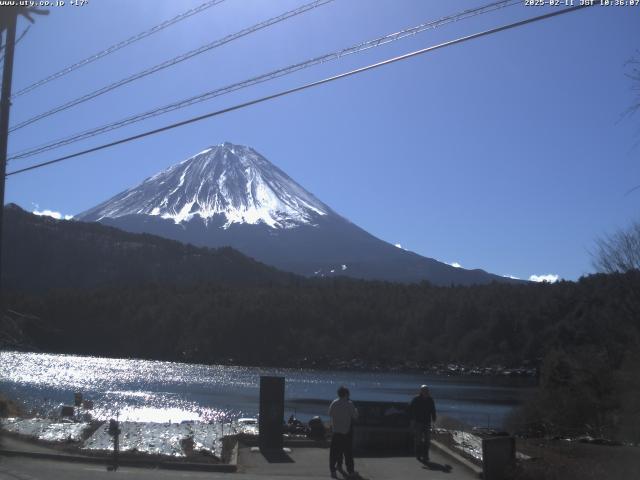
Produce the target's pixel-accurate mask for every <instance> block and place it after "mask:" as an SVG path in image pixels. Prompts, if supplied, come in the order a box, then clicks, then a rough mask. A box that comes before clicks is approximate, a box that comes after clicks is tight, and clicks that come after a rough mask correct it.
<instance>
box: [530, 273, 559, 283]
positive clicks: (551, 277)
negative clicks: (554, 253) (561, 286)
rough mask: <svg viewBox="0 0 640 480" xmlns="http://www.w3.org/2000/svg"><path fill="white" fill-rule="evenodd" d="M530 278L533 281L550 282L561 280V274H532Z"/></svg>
mask: <svg viewBox="0 0 640 480" xmlns="http://www.w3.org/2000/svg"><path fill="white" fill-rule="evenodd" d="M529 280H531V281H532V282H549V283H554V282H557V281H558V280H560V276H559V275H556V274H554V273H547V274H546V275H531V276H530V277H529Z"/></svg>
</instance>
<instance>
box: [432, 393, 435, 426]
mask: <svg viewBox="0 0 640 480" xmlns="http://www.w3.org/2000/svg"><path fill="white" fill-rule="evenodd" d="M431 421H432V422H433V423H436V402H434V401H433V398H432V399H431Z"/></svg>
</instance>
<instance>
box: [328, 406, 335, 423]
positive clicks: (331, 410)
mask: <svg viewBox="0 0 640 480" xmlns="http://www.w3.org/2000/svg"><path fill="white" fill-rule="evenodd" d="M335 403H336V402H335V400H334V401H333V402H331V405H329V412H328V413H329V424H330V425H331V426H333V407H334V405H335Z"/></svg>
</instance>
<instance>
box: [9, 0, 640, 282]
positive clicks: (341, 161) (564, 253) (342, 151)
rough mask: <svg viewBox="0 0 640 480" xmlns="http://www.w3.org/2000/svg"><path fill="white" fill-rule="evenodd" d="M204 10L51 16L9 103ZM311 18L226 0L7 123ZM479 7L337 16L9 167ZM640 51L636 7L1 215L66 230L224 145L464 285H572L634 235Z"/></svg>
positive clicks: (188, 70) (499, 17) (142, 98)
mask: <svg viewBox="0 0 640 480" xmlns="http://www.w3.org/2000/svg"><path fill="white" fill-rule="evenodd" d="M202 1H203V0H196V1H186V0H185V1H179V2H178V1H169V0H139V1H136V2H131V1H127V0H108V1H107V0H89V2H88V4H87V5H85V6H83V7H72V6H69V5H66V6H64V7H58V8H52V9H51V14H50V15H49V16H48V17H37V20H36V24H35V25H34V26H32V27H31V28H30V30H29V32H28V33H27V34H26V36H25V37H24V39H23V40H21V42H20V43H19V44H18V46H17V49H16V60H15V70H14V82H13V88H14V91H15V90H17V89H19V88H22V87H24V86H26V85H28V84H30V83H32V82H33V81H36V80H39V79H40V78H42V77H44V76H46V75H48V74H51V73H53V72H55V71H57V70H59V69H60V68H61V67H64V66H66V65H69V64H71V63H74V62H76V61H78V60H80V59H82V58H84V57H86V56H88V55H90V54H92V53H95V52H97V51H99V50H101V49H103V48H105V47H108V46H109V45H111V44H113V43H116V42H118V41H120V40H123V39H125V38H128V37H130V36H132V35H134V34H136V33H138V32H140V31H142V30H144V29H146V28H149V27H151V26H153V25H155V24H158V23H160V22H162V21H164V20H166V19H168V18H170V17H172V16H175V15H177V14H179V13H181V12H183V11H185V10H187V9H188V8H190V7H194V6H197V5H199V4H200V3H202ZM303 3H305V2H304V0H302V1H300V0H295V1H294V0H278V1H268V0H226V1H225V2H223V3H222V4H220V5H218V6H215V7H212V8H210V9H208V10H206V11H205V12H203V13H201V14H198V15H196V16H194V17H192V18H190V19H188V20H185V21H183V22H180V23H179V24H177V25H174V26H171V27H169V28H167V29H166V30H164V31H162V32H161V33H158V34H155V35H152V36H151V37H149V38H147V39H144V40H142V41H140V42H138V43H136V44H134V45H132V46H130V47H128V48H125V49H123V50H121V51H119V52H116V53H114V54H112V55H110V56H108V57H106V58H104V59H101V60H99V61H97V62H94V63H93V64H91V65H89V66H87V67H85V68H82V69H80V70H78V71H77V72H73V73H72V74H69V75H67V76H65V77H64V78H63V79H58V80H55V81H53V82H51V83H49V84H48V85H47V86H45V87H42V88H39V89H37V90H35V91H33V92H31V93H29V94H26V95H24V96H21V97H18V98H16V99H15V100H14V102H13V107H12V112H11V119H12V122H11V123H12V124H15V123H17V122H19V121H21V120H24V119H26V118H29V117H31V116H33V115H35V114H37V113H39V112H41V111H43V110H47V109H49V108H52V107H55V106H57V105H58V104H60V103H63V102H65V101H68V100H70V99H73V98H75V97H77V96H80V95H82V94H84V93H87V92H89V91H92V90H94V89H97V88H99V87H102V86H103V85H105V84H106V83H109V82H112V81H116V80H119V79H120V78H122V77H124V76H127V75H130V74H133V73H136V72H137V71H139V70H141V69H143V68H147V67H150V66H152V65H155V64H157V63H159V62H161V61H164V60H166V59H168V58H170V57H173V56H175V55H178V54H180V53H183V52H185V51H187V50H190V49H192V48H196V47H198V46H200V45H202V44H204V43H208V42H210V41H213V40H215V39H217V38H220V37H222V36H224V35H227V34H230V33H233V32H235V31H237V30H239V29H241V28H244V27H247V26H250V25H252V24H254V23H257V22H259V21H261V20H264V19H266V18H268V17H272V16H275V15H278V14H280V13H281V12H284V11H285V10H288V9H291V8H294V7H296V6H299V5H302V4H303ZM485 3H489V1H488V0H485V1H484V2H476V1H447V2H442V1H436V0H415V1H413V0H370V1H364V0H336V1H334V2H332V3H330V4H328V5H326V6H323V7H320V8H318V9H316V10H314V11H311V12H308V13H305V14H303V15H301V16H298V17H296V18H293V19H290V20H287V21H285V22H283V23H280V24H278V25H276V26H273V27H270V28H268V29H267V30H263V31H261V32H258V33H255V34H252V35H250V36H247V37H245V38H242V39H240V40H238V41H235V42H232V43H230V44H228V45H226V46H223V47H221V48H218V49H215V50H213V51H210V52H207V53H204V54H202V55H200V56H198V57H197V58H195V59H191V60H188V61H186V62H184V63H182V64H180V65H178V66H176V67H173V68H170V69H168V70H165V71H163V72H160V73H158V74H155V75H152V76H150V77H147V78H145V79H142V80H139V81H137V82H135V83H133V84H131V85H129V86H126V87H123V88H120V89H117V90H116V91H113V92H110V93H108V94H106V95H104V96H102V97H101V98H98V99H94V100H92V101H89V102H86V103H84V104H83V105H81V106H78V107H75V108H72V109H70V110H68V111H66V112H62V113H60V114H57V115H54V116H51V117H49V118H47V119H45V120H43V121H41V122H38V123H36V124H33V125H31V126H28V127H26V128H24V129H21V130H18V131H16V132H14V133H12V135H11V137H10V141H9V151H10V153H11V152H15V151H19V150H21V149H24V148H28V147H30V146H33V145H38V144H40V143H43V142H47V141H49V140H53V139H57V138H58V137H63V136H66V135H69V134H72V133H74V132H79V131H81V130H84V129H87V128H90V127H93V126H99V125H102V124H104V123H108V122H110V121H115V120H119V119H121V118H123V117H126V116H128V115H131V114H134V113H138V112H141V111H144V110H147V109H150V108H152V107H155V106H159V105H164V104H166V103H169V102H171V101H174V100H178V99H182V98H184V97H188V96H191V95H193V94H197V93H201V92H204V91H207V90H211V89H213V88H216V87H219V86H224V85H227V84H230V83H233V82H236V81H239V80H243V79H245V78H248V77H251V76H254V75H258V74H261V73H264V72H266V71H269V70H273V69H275V68H279V67H283V66H287V65H289V64H292V63H296V62H299V61H302V60H305V59H307V58H310V57H312V56H316V55H319V54H322V53H325V52H329V51H332V50H336V49H340V48H343V47H347V46H350V45H352V44H355V43H358V42H361V41H364V40H369V39H371V38H375V37H377V36H381V35H383V34H386V33H391V32H394V31H397V30H401V29H403V28H405V27H409V26H412V25H416V24H419V23H422V22H424V21H428V20H435V19H438V18H440V17H442V16H444V15H448V14H452V13H456V12H458V11H460V10H463V9H467V8H471V7H473V6H480V5H483V4H485ZM549 10H550V9H549V7H544V8H542V7H526V6H524V5H517V6H512V7H509V8H505V9H502V10H500V11H498V12H494V13H491V14H487V15H482V16H478V17H475V18H472V19H468V20H464V21H460V22H457V23H455V24H451V25H447V26H443V27H440V28H438V29H436V30H431V31H427V32H424V33H421V34H418V35H416V36H414V37H411V38H408V39H404V40H401V41H398V42H396V43H394V44H392V45H386V46H383V47H380V48H376V49H373V50H370V51H368V52H365V53H362V54H359V55H353V56H350V57H347V58H343V59H341V60H339V61H335V62H331V63H327V64H324V65H321V66H318V67H313V68H310V69H308V70H305V71H302V72H298V73H296V74H293V75H290V76H288V77H285V78H282V79H278V80H275V81H272V82H268V83H265V84H263V85H260V86H257V87H252V88H250V89H246V90H243V91H239V92H236V93H233V94H230V95H226V96H224V97H220V98H218V99H215V100H212V101H208V102H204V103H202V104H199V105H196V106H193V107H190V108H188V109H184V110H180V111H178V112H173V113H170V114H167V115H163V116H161V117H157V118H155V119H152V120H149V121H145V122H142V123H139V124H136V125H134V126H130V127H127V128H124V129H120V130H117V131H115V132H112V133H110V134H107V135H102V136H99V137H95V138H93V139H92V140H87V141H85V142H81V143H76V144H74V145H72V146H69V147H65V148H62V149H59V150H56V151H54V152H49V153H46V154H43V155H41V156H38V157H33V158H32V159H29V160H16V161H14V162H10V164H9V166H8V170H9V171H11V170H13V169H15V168H19V167H22V166H26V165H29V163H30V162H38V161H45V160H48V159H51V158H53V157H54V156H58V155H61V154H64V153H71V152H74V151H76V150H78V149H80V148H87V147H90V146H93V145H97V144H99V143H103V142H106V141H109V140H114V139H117V138H120V137H122V136H125V135H130V134H134V133H138V132H142V131H144V130H147V129H151V128H154V127H158V126H161V125H164V124H166V123H169V122H172V121H178V120H181V119H184V118H187V117H190V116H195V115H198V114H202V113H205V112H208V111H212V110H216V109H219V108H222V107H226V106H230V105H233V104H235V103H239V102H242V101H246V100H249V99H252V98H256V97H259V96H261V95H265V94H269V93H273V92H276V91H279V90H281V89H285V88H289V87H292V86H296V85H299V84H302V83H305V82H308V81H312V80H317V79H320V78H324V77H326V76H330V75H333V74H336V73H339V72H342V71H346V70H348V69H351V68H355V67H359V66H363V65H366V64H369V63H372V62H374V61H379V60H382V59H385V58H388V57H391V56H394V55H398V54H401V53H405V52H409V51H411V50H415V49H418V48H423V47H425V46H429V45H433V44H437V43H440V42H443V41H446V40H449V39H453V38H456V37H458V36H462V35H466V34H470V33H474V32H477V31H480V30H484V29H487V28H491V27H493V26H497V25H500V24H503V23H507V22H512V21H516V20H520V19H523V18H526V17H528V16H534V15H537V14H540V13H542V12H545V11H549ZM25 26H26V22H25V21H24V20H21V21H20V24H19V26H18V32H19V33H20V32H21V31H22V30H23V28H24V27H25ZM639 49H640V6H638V7H593V8H590V9H586V10H582V11H578V12H575V13H571V14H568V15H564V16H560V17H557V18H553V19H550V20H547V21H544V22H542V23H536V24H533V25H528V26H525V27H522V28H518V29H516V30H511V31H508V32H503V33H499V34H497V35H495V36H492V37H485V38H482V39H479V40H475V41H472V42H468V43H465V44H462V45H457V46H453V47H451V48H446V49H442V50H439V51H436V52H433V53H431V54H427V55H424V56H420V57H418V58H414V59H411V60H407V61H405V62H400V63H396V64H394V65H391V66H387V67H384V68H382V69H378V70H376V71H372V72H367V73H364V74H362V75H359V76H357V77H352V78H349V79H346V80H341V81H339V82H335V83H332V84H329V85H325V86H322V87H319V88H315V89H312V90H308V91H306V92H303V93H299V94H295V95H291V96H288V97H285V98H281V99H278V100H274V101H271V102H268V103H263V104H261V105H257V106H254V107H251V108H248V109H245V110H241V111H237V112H233V113H230V114H228V115H224V116H220V117H216V118H214V119H210V120H206V121H203V122H201V123H198V124H194V125H191V126H188V127H184V128H181V129H178V130H174V131H171V132H168V133H165V134H162V135H159V136H154V137H149V138H146V139H144V140H142V141H138V142H133V143H129V144H127V145H122V146H118V147H115V148H112V149H109V150H105V151H102V152H99V153H95V154H91V155H88V156H85V157H81V158H77V159H74V160H70V161H68V162H64V163H62V164H58V165H56V166H51V167H47V168H42V169H40V170H36V171H32V172H29V173H24V174H20V175H16V176H11V177H9V178H8V180H7V190H6V198H5V201H6V202H15V203H17V204H19V205H21V206H22V207H23V208H25V209H28V210H34V209H38V210H45V209H48V210H52V211H56V212H61V213H62V214H69V215H73V214H76V213H79V212H81V211H83V210H85V209H88V208H90V207H92V206H94V205H96V204H97V203H99V202H101V201H103V200H105V199H107V198H109V197H111V196H112V195H114V194H116V193H118V192H120V191H122V190H124V189H126V188H129V187H131V186H133V185H135V184H137V183H139V182H140V181H142V180H143V179H144V178H146V177H148V176H151V175H153V174H154V173H156V172H158V171H159V170H161V169H164V168H166V167H168V166H169V165H172V164H174V163H177V162H179V161H181V160H183V159H185V158H187V157H188V156H190V155H193V154H194V153H196V152H198V151H201V150H203V149H204V148H206V147H207V146H209V145H213V144H218V143H221V142H223V141H231V142H233V143H240V144H245V145H249V146H252V147H253V148H255V149H256V150H258V151H259V152H260V153H262V154H263V155H264V156H266V157H267V158H268V159H269V160H271V161H272V162H273V163H275V164H276V165H278V166H279V167H280V168H282V169H283V170H284V171H286V172H287V173H288V174H289V175H290V176H291V177H293V178H294V179H295V180H297V181H298V182H299V183H300V184H302V185H303V186H304V187H305V188H307V189H308V190H309V191H311V192H312V193H314V194H315V195H316V196H317V197H318V198H320V199H321V200H322V201H324V202H325V203H327V204H328V205H330V206H331V207H332V208H333V209H334V210H336V211H337V212H339V213H340V214H342V215H343V216H345V217H347V218H348V219H350V220H351V221H353V222H354V223H356V224H358V225H360V226H361V227H363V228H365V229H366V230H368V231H369V232H371V233H373V234H374V235H376V236H378V237H380V238H382V239H384V240H386V241H388V242H391V243H394V244H396V243H397V244H401V245H402V246H403V247H404V248H407V249H409V250H412V251H415V252H417V253H419V254H422V255H425V256H428V257H432V258H436V259H438V260H442V261H445V262H448V263H454V262H456V263H457V264H460V265H462V266H463V267H465V268H483V269H485V270H488V271H490V272H494V273H497V274H501V275H513V276H516V277H519V278H529V277H530V276H531V275H545V274H554V275H558V276H560V277H561V278H566V279H577V278H578V277H580V276H581V275H584V274H588V273H590V272H592V266H591V258H590V254H589V251H590V250H593V248H594V240H595V239H596V238H597V237H599V236H602V235H604V234H606V233H609V232H612V231H614V230H616V229H617V228H620V227H624V226H625V225H628V223H629V222H631V221H632V220H635V219H638V218H639V217H640V216H639V215H638V213H639V206H640V191H636V192H635V193H632V194H629V195H625V193H626V192H627V191H628V190H629V189H631V188H632V187H634V186H636V185H638V184H640V147H635V148H634V145H635V144H636V143H637V142H638V140H639V137H638V135H639V132H640V116H636V117H631V118H626V119H625V118H622V117H623V113H624V111H625V110H626V109H627V108H628V107H629V106H630V105H631V104H632V102H633V100H634V96H633V91H632V84H631V81H630V80H629V79H628V78H627V77H626V76H625V62H626V61H627V60H629V59H630V58H631V57H632V56H633V55H634V53H637V51H638V50H639Z"/></svg>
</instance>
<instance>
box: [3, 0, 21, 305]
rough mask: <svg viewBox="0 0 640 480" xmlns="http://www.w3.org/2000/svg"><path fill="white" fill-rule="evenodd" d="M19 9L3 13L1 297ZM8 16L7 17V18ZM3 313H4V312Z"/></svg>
mask: <svg viewBox="0 0 640 480" xmlns="http://www.w3.org/2000/svg"><path fill="white" fill-rule="evenodd" d="M18 13H19V10H18V9H17V8H11V9H10V10H9V9H7V10H5V11H4V12H2V14H3V17H5V18H4V19H3V20H4V21H5V22H6V23H5V24H4V25H3V26H4V27H5V30H6V32H7V34H6V36H5V40H4V65H3V70H2V93H1V95H2V96H1V97H0V295H2V292H3V290H2V250H3V248H2V243H3V242H2V237H3V228H2V225H3V221H4V184H5V180H6V177H5V175H6V173H7V147H8V144H9V111H10V110H11V78H12V76H13V53H14V50H15V46H16V24H17V23H18ZM5 15H6V16H5ZM2 313H3V312H2Z"/></svg>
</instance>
